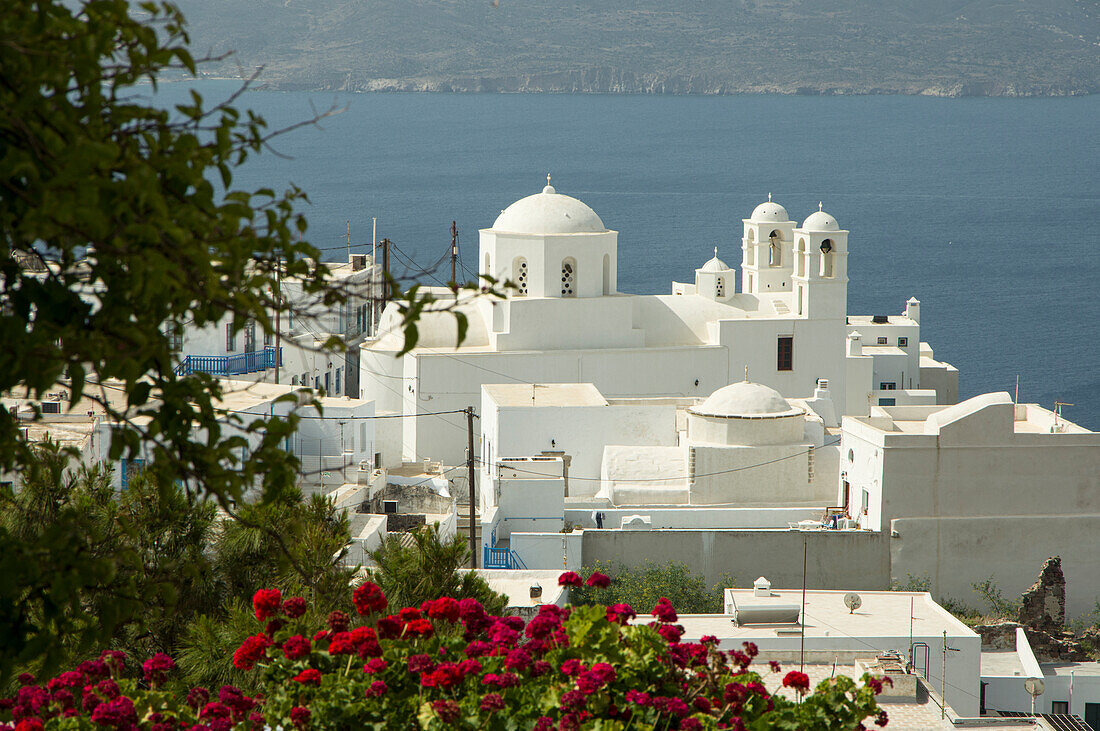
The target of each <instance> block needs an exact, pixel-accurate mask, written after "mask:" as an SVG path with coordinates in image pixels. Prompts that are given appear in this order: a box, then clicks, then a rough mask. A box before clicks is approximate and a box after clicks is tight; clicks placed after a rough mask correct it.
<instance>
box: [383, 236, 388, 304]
mask: <svg viewBox="0 0 1100 731" xmlns="http://www.w3.org/2000/svg"><path fill="white" fill-rule="evenodd" d="M389 275H390V240H389V239H382V309H385V308H386V302H388V301H389V299H390V283H389V280H388V279H387V278H388V277H389Z"/></svg>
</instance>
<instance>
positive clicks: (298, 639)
mask: <svg viewBox="0 0 1100 731" xmlns="http://www.w3.org/2000/svg"><path fill="white" fill-rule="evenodd" d="M311 649H312V648H311V647H310V644H309V640H307V639H306V638H305V637H302V636H301V635H294V636H293V637H288V638H287V640H286V642H284V643H283V654H284V655H286V659H287V660H297V659H299V658H303V657H308V656H309V652H310V650H311Z"/></svg>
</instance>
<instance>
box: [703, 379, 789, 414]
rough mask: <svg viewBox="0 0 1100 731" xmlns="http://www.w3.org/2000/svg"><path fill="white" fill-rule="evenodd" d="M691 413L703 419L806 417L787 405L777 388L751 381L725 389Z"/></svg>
mask: <svg viewBox="0 0 1100 731" xmlns="http://www.w3.org/2000/svg"><path fill="white" fill-rule="evenodd" d="M691 410H692V411H693V412H694V413H696V414H699V415H700V416H722V417H750V418H751V417H779V416H796V415H798V414H801V413H802V412H801V411H800V410H799V409H796V408H794V407H793V406H791V405H790V404H789V403H787V400H786V399H785V398H783V397H782V396H781V395H780V394H779V392H778V391H776V390H775V389H774V388H769V387H768V386H765V385H764V384H762V383H751V382H749V381H741V382H740V383H731V384H730V385H728V386H724V387H722V388H720V389H718V390H717V391H715V392H714V393H712V394H711V395H710V396H708V397H707V400H706V401H704V402H703V403H701V404H699V405H698V406H694V407H692V409H691Z"/></svg>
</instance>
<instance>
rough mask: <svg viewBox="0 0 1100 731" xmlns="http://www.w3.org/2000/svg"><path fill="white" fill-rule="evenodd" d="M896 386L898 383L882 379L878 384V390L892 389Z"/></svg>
mask: <svg viewBox="0 0 1100 731" xmlns="http://www.w3.org/2000/svg"><path fill="white" fill-rule="evenodd" d="M897 387H898V384H897V383H896V382H894V381H883V382H882V383H880V384H878V390H879V391H893V390H894V389H896V388H897Z"/></svg>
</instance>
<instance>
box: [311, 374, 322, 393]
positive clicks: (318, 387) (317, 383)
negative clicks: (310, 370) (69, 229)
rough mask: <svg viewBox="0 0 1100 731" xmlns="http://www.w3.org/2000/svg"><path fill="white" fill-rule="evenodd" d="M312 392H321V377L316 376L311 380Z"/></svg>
mask: <svg viewBox="0 0 1100 731" xmlns="http://www.w3.org/2000/svg"><path fill="white" fill-rule="evenodd" d="M313 390H314V391H320V390H321V377H320V376H317V377H316V378H314V379H313Z"/></svg>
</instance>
